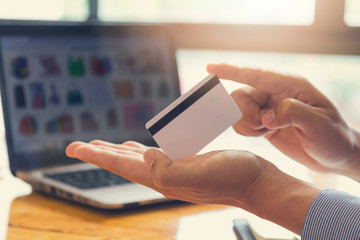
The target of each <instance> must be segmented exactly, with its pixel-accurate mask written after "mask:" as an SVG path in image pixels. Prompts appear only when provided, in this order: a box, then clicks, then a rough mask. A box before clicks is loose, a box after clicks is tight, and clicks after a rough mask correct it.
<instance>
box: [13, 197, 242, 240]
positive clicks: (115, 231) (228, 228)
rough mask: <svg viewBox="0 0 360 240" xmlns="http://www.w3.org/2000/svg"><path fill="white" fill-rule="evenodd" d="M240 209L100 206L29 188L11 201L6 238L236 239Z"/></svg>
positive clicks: (207, 206)
mask: <svg viewBox="0 0 360 240" xmlns="http://www.w3.org/2000/svg"><path fill="white" fill-rule="evenodd" d="M242 212H243V211H242V210H240V209H236V208H231V207H226V206H216V205H195V204H187V203H176V204H171V205H166V206H155V207H151V208H145V209H141V210H133V211H127V212H120V211H112V212H102V211H98V210H94V209H90V208H86V207H82V206H79V205H76V204H72V203H68V202H65V201H62V200H57V199H54V198H51V197H48V196H44V195H41V194H38V193H32V194H30V195H28V196H24V197H20V198H17V199H15V200H14V201H13V202H12V204H11V208H10V214H9V223H8V232H7V239H8V240H13V239H14V240H15V239H16V240H18V239H25V240H26V239H52V240H56V239H61V240H67V239H76V240H82V239H92V240H93V239H125V240H126V239H147V240H148V239H156V240H159V239H179V240H181V239H187V240H189V239H190V240H191V239H236V236H235V233H234V232H233V230H232V218H233V216H235V215H236V216H237V217H242V216H241V213H242ZM233 214H235V215H233ZM239 214H240V216H239Z"/></svg>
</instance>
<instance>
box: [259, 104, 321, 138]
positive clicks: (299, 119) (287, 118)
mask: <svg viewBox="0 0 360 240" xmlns="http://www.w3.org/2000/svg"><path fill="white" fill-rule="evenodd" d="M321 111H324V110H323V109H320V108H316V107H313V106H310V105H308V104H305V103H303V102H301V101H298V100H296V99H292V98H286V99H284V100H282V101H281V102H280V104H278V105H277V106H276V107H275V109H272V110H269V111H268V112H266V113H265V114H264V115H263V117H262V122H263V124H264V126H265V127H266V128H269V129H280V128H286V127H289V126H294V127H297V128H299V129H300V130H302V131H305V132H313V130H314V129H318V127H321V124H322V122H323V121H324V119H323V117H322V115H323V112H321ZM319 124H320V125H319ZM317 125H319V126H317Z"/></svg>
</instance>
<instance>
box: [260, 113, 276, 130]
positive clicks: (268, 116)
mask: <svg viewBox="0 0 360 240" xmlns="http://www.w3.org/2000/svg"><path fill="white" fill-rule="evenodd" d="M262 122H263V124H264V126H265V127H266V126H272V125H274V123H275V112H274V110H273V109H271V110H269V111H268V112H267V113H265V114H264V115H263V117H262Z"/></svg>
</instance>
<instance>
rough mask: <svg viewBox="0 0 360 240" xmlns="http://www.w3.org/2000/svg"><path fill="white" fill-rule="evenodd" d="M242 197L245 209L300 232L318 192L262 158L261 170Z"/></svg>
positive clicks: (317, 189)
mask: <svg viewBox="0 0 360 240" xmlns="http://www.w3.org/2000/svg"><path fill="white" fill-rule="evenodd" d="M251 189H253V190H250V191H251V194H248V196H249V198H248V199H247V200H246V201H247V202H248V203H250V205H249V206H248V211H250V212H252V213H254V214H256V215H257V216H259V217H261V218H264V219H267V220H270V221H272V222H274V223H277V224H279V225H280V226H283V227H285V228H287V229H289V230H290V231H293V232H294V233H296V234H299V235H300V234H301V229H302V226H303V224H304V221H305V217H306V214H307V211H308V209H309V207H310V205H311V203H312V201H313V200H314V198H315V197H316V196H317V195H318V194H319V193H320V192H321V189H319V188H316V187H314V186H312V185H310V184H308V183H305V182H303V181H301V180H299V179H296V178H293V177H291V176H289V175H287V174H286V173H284V172H282V171H280V170H279V169H278V168H277V167H276V166H275V165H273V164H272V163H270V162H268V161H266V160H264V168H263V173H262V175H261V176H260V177H259V179H257V180H256V181H255V182H254V184H253V185H252V186H251Z"/></svg>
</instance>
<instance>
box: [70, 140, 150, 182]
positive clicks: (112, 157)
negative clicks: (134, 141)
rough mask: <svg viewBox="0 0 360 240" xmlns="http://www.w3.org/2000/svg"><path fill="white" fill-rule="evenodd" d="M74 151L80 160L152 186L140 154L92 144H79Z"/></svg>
mask: <svg viewBox="0 0 360 240" xmlns="http://www.w3.org/2000/svg"><path fill="white" fill-rule="evenodd" d="M74 152H75V155H76V156H77V158H79V159H80V160H83V161H86V162H89V163H92V164H94V165H97V166H99V167H101V168H104V169H106V170H108V171H111V172H113V173H115V174H118V175H120V176H122V177H124V178H126V179H128V180H130V181H133V182H137V183H140V184H143V185H146V186H150V187H153V184H152V179H151V175H150V172H149V169H148V168H147V166H146V165H145V164H144V161H143V158H142V156H140V155H139V156H134V155H131V154H130V155H129V154H126V153H125V154H119V153H115V152H113V151H109V150H107V149H103V148H100V147H97V146H94V145H92V144H84V145H80V146H78V147H77V148H76V149H75V151H74Z"/></svg>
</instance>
